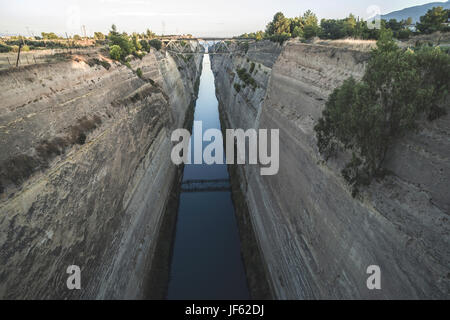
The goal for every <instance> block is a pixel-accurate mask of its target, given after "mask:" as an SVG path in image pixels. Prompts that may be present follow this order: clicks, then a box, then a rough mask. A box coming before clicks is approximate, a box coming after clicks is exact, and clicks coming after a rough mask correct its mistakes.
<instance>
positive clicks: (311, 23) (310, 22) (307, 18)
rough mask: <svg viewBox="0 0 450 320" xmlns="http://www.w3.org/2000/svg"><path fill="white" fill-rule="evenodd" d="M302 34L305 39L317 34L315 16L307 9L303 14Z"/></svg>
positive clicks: (317, 25)
mask: <svg viewBox="0 0 450 320" xmlns="http://www.w3.org/2000/svg"><path fill="white" fill-rule="evenodd" d="M302 21H303V35H304V37H305V38H306V39H310V38H312V37H315V36H317V35H318V34H319V24H318V19H317V16H316V15H315V14H314V13H313V12H312V11H311V10H308V11H306V12H305V13H304V14H303V17H302Z"/></svg>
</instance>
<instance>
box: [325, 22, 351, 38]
mask: <svg viewBox="0 0 450 320" xmlns="http://www.w3.org/2000/svg"><path fill="white" fill-rule="evenodd" d="M320 28H321V31H320V37H321V38H322V39H333V40H334V39H341V38H344V37H345V36H346V33H345V29H344V24H343V21H342V20H334V19H322V20H321V21H320Z"/></svg>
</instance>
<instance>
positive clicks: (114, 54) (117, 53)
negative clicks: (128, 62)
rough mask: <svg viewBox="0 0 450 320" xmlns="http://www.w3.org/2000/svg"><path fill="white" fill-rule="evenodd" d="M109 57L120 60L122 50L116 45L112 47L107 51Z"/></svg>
mask: <svg viewBox="0 0 450 320" xmlns="http://www.w3.org/2000/svg"><path fill="white" fill-rule="evenodd" d="M109 56H110V57H111V59H114V60H120V59H121V57H122V49H120V47H119V46H118V45H113V46H111V48H110V49H109Z"/></svg>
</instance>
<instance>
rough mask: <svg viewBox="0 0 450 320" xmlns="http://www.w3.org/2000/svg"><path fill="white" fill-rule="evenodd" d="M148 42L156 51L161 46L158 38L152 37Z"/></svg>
mask: <svg viewBox="0 0 450 320" xmlns="http://www.w3.org/2000/svg"><path fill="white" fill-rule="evenodd" d="M149 44H150V46H152V47H153V48H155V49H156V50H158V51H159V50H161V48H162V42H161V40H159V39H152V40H150V42H149Z"/></svg>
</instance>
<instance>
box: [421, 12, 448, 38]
mask: <svg viewBox="0 0 450 320" xmlns="http://www.w3.org/2000/svg"><path fill="white" fill-rule="evenodd" d="M449 11H450V10H444V9H443V8H442V7H433V8H432V9H430V10H428V12H427V13H426V14H425V15H424V16H422V17H420V22H418V23H417V30H419V31H420V32H423V33H426V34H430V33H433V32H436V31H442V30H443V29H444V28H445V25H444V23H445V22H447V19H448V16H449Z"/></svg>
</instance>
